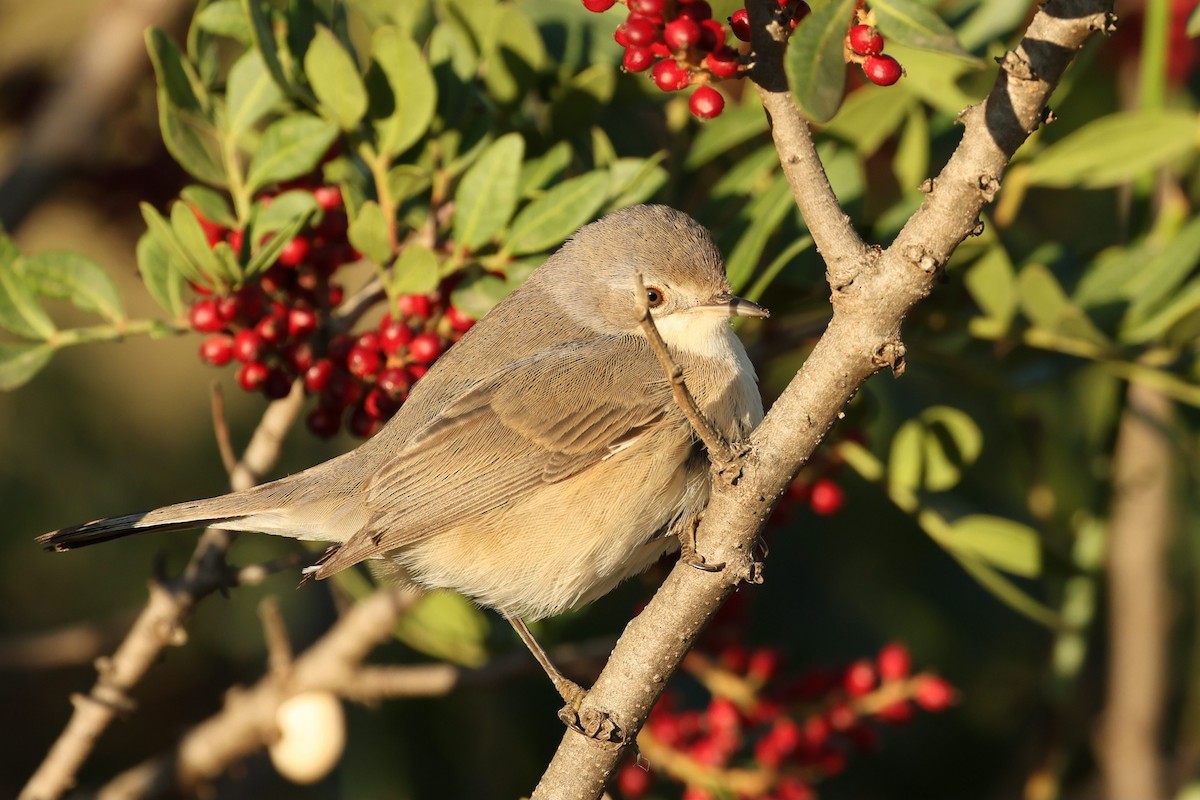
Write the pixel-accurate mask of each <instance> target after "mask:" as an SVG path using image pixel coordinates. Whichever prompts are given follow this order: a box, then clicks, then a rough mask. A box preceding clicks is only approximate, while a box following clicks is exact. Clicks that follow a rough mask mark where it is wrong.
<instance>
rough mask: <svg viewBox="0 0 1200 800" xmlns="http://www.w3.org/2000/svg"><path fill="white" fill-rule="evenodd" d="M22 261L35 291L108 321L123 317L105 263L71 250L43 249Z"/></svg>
mask: <svg viewBox="0 0 1200 800" xmlns="http://www.w3.org/2000/svg"><path fill="white" fill-rule="evenodd" d="M24 264H25V268H24V270H23V271H24V274H25V278H26V281H27V282H28V284H29V285H30V287H31V288H32V289H33V290H34V291H35V292H37V293H38V294H40V295H42V296H44V297H54V298H57V299H59V300H67V301H69V302H70V303H71V305H73V306H75V307H76V308H78V309H80V310H82V311H90V312H92V313H95V314H99V315H100V316H102V317H104V318H105V319H106V320H108V321H109V322H114V323H115V322H120V321H122V320H123V319H124V318H125V310H124V307H123V306H122V304H121V296H120V295H119V294H118V293H117V287H116V286H115V285H114V284H113V282H112V279H111V278H109V277H108V273H107V272H105V271H104V267H102V266H100V265H99V264H97V263H96V262H95V261H93V260H92V259H90V258H88V257H87V256H84V255H82V254H80V253H75V252H72V251H70V250H45V251H42V252H40V253H34V254H33V255H31V256H29V257H27V258H26V259H25V262H24Z"/></svg>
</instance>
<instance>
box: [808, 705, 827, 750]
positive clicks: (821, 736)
mask: <svg viewBox="0 0 1200 800" xmlns="http://www.w3.org/2000/svg"><path fill="white" fill-rule="evenodd" d="M830 733H832V731H831V729H830V725H829V720H827V719H825V717H822V716H821V715H819V714H814V715H813V716H811V717H809V718H808V719H806V720H804V742H805V744H807V745H808V746H809V747H811V748H812V749H814V750H815V749H817V748H818V747H820V746H821V745H823V744H825V741H826V740H827V739H829V734H830Z"/></svg>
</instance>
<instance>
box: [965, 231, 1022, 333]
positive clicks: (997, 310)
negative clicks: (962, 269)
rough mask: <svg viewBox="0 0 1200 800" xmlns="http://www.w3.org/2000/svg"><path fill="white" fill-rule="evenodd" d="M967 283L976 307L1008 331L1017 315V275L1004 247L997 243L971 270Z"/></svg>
mask: <svg viewBox="0 0 1200 800" xmlns="http://www.w3.org/2000/svg"><path fill="white" fill-rule="evenodd" d="M963 283H964V284H965V285H966V287H967V291H969V292H970V293H971V298H972V299H973V300H974V301H975V304H976V305H978V306H979V308H980V309H981V310H982V311H983V313H984V314H986V315H987V317H988V318H989V319H991V320H995V324H996V325H997V326H998V329H999V330H998V331H997V332H1002V331H1005V330H1007V329H1008V327H1009V325H1010V324H1011V323H1012V320H1013V317H1015V316H1016V313H1017V275H1016V270H1015V269H1013V264H1012V260H1011V259H1009V257H1008V251H1007V250H1005V249H1004V245H1003V244H1001V243H997V244H996V245H995V246H993V247H991V248H989V249H988V251H987V252H986V253H984V254H983V255H982V256H981V257H979V258H978V259H977V260H976V261H975V263H973V264H972V265H971V266H970V267H968V268H967V270H966V274H965V275H964V276H963Z"/></svg>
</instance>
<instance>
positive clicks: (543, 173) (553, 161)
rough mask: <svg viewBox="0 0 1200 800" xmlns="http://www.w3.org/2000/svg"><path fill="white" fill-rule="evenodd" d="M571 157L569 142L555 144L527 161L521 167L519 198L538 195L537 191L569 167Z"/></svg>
mask: <svg viewBox="0 0 1200 800" xmlns="http://www.w3.org/2000/svg"><path fill="white" fill-rule="evenodd" d="M573 155H574V153H573V152H572V150H571V143H570V142H555V143H554V145H553V146H552V147H551V148H550V149H549V150H547V151H546V152H545V153H543V154H542V155H540V156H538V157H537V158H531V159H528V160H527V161H526V162H525V163H524V164H522V165H521V188H520V192H521V197H533V196H535V195H536V194H538V193H539V190H541V189H543V188H545V186H546V184H548V183H549V182H550V181H552V180H553V179H554V178H556V177H558V176H559V175H561V174H562V173H563V171H564V170H566V168H567V167H568V166H570V164H571V158H572V157H573Z"/></svg>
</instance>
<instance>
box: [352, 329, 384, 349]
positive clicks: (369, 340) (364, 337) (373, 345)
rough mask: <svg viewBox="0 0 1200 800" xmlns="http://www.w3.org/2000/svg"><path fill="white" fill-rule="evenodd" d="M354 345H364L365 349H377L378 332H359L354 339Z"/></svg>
mask: <svg viewBox="0 0 1200 800" xmlns="http://www.w3.org/2000/svg"><path fill="white" fill-rule="evenodd" d="M354 345H355V347H365V348H366V349H367V350H378V349H379V333H378V332H377V331H365V332H363V333H361V334H359V337H358V338H357V339H355V340H354Z"/></svg>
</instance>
